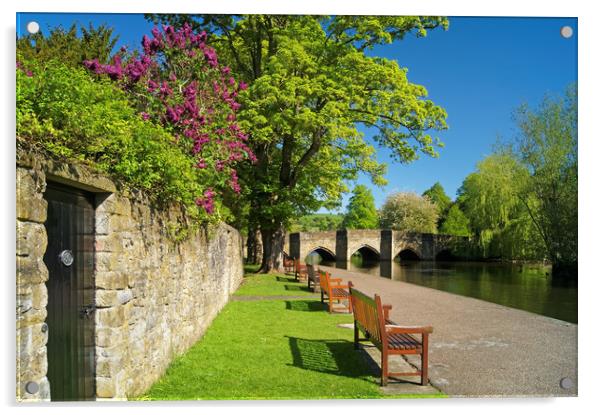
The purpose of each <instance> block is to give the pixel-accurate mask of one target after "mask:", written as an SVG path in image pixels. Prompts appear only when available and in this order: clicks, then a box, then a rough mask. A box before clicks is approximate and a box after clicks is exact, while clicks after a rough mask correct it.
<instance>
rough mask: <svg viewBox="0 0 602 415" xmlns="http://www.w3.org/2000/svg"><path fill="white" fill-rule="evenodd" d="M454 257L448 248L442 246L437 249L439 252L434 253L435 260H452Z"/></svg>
mask: <svg viewBox="0 0 602 415" xmlns="http://www.w3.org/2000/svg"><path fill="white" fill-rule="evenodd" d="M455 259H456V256H455V255H454V254H453V252H452V250H451V249H449V248H443V249H441V250H439V252H437V254H436V255H435V261H453V260H455Z"/></svg>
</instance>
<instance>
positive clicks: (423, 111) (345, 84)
mask: <svg viewBox="0 0 602 415" xmlns="http://www.w3.org/2000/svg"><path fill="white" fill-rule="evenodd" d="M148 17H149V18H150V19H152V20H154V21H155V22H167V23H170V24H173V25H176V26H177V25H183V24H184V23H185V22H188V23H190V24H191V25H192V26H193V27H195V28H200V29H203V30H206V31H207V33H208V34H209V36H210V37H211V41H212V44H213V45H216V47H217V49H218V52H219V54H218V55H219V56H220V60H221V63H222V64H224V63H225V64H227V65H229V66H230V68H231V69H232V72H233V73H234V74H235V77H236V78H237V79H242V80H244V81H246V82H247V83H248V84H249V88H248V89H247V90H246V91H244V93H241V96H240V99H241V101H240V102H241V103H242V108H241V110H240V112H239V115H238V117H239V121H240V124H241V126H244V127H245V128H246V131H247V133H248V134H249V143H251V145H252V149H253V151H254V153H255V155H256V156H257V159H258V160H257V163H256V164H255V165H254V166H252V167H251V168H248V169H247V171H246V172H245V174H243V175H241V179H242V181H243V182H244V183H245V184H246V185H247V186H248V188H249V197H248V203H249V205H250V208H249V212H250V217H249V222H248V223H249V232H248V234H249V235H254V234H255V232H256V230H257V229H259V230H260V232H261V238H262V243H263V258H262V267H261V270H262V271H263V272H269V271H271V270H272V269H274V268H278V267H279V266H280V263H281V258H282V247H283V245H284V235H285V229H286V226H287V225H288V223H289V221H290V220H291V218H293V217H295V216H297V215H299V214H301V213H303V212H307V211H312V210H316V209H319V208H320V207H323V206H325V207H332V206H336V205H337V204H338V203H340V198H341V194H342V193H343V192H346V191H348V189H347V186H346V182H348V181H349V180H355V179H356V178H357V175H358V173H359V172H364V173H367V174H368V175H370V176H371V178H372V180H373V182H374V183H376V184H384V183H385V180H384V178H383V174H384V172H385V165H384V164H381V163H379V162H378V161H377V160H376V154H375V148H374V147H373V145H371V144H370V143H369V142H368V141H366V140H365V139H364V137H363V134H362V133H361V132H360V130H359V129H358V127H359V126H361V125H364V126H367V127H371V128H372V130H371V131H376V134H375V135H374V136H373V137H372V138H373V140H374V141H375V142H376V143H378V144H379V145H382V146H385V147H388V148H389V149H390V150H391V154H392V156H393V158H394V160H396V161H399V162H410V161H412V160H415V159H417V158H418V155H419V154H420V153H423V154H427V155H429V156H435V155H436V151H435V149H436V147H437V146H438V145H439V144H440V143H439V141H438V139H437V138H435V137H433V136H431V135H430V134H429V131H431V130H439V129H442V128H445V127H446V124H445V118H446V113H445V111H444V110H443V109H442V108H441V107H439V106H437V105H435V104H434V103H433V102H432V101H430V100H428V99H427V90H426V89H425V88H424V87H423V86H420V85H416V84H413V83H411V82H410V81H409V80H408V77H407V70H406V69H405V68H402V67H400V66H399V64H398V62H396V61H395V60H389V59H385V58H382V57H376V56H369V55H368V54H367V53H366V52H367V51H369V50H370V49H372V48H373V47H374V46H377V45H382V44H388V43H392V42H395V41H398V40H401V39H402V38H403V37H404V36H405V35H406V34H414V35H416V36H425V35H426V33H427V30H431V29H435V28H437V27H443V28H446V27H447V19H445V18H441V17H377V16H336V17H328V16H272V15H243V16H233V15H228V16H223V15H201V16H194V15H152V16H148ZM250 242H251V243H252V241H250Z"/></svg>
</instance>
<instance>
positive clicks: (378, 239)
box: [287, 229, 466, 268]
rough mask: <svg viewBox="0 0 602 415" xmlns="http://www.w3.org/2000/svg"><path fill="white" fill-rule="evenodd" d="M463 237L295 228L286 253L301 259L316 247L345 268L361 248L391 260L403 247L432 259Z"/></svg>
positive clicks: (368, 230)
mask: <svg viewBox="0 0 602 415" xmlns="http://www.w3.org/2000/svg"><path fill="white" fill-rule="evenodd" d="M465 239H466V238H462V237H456V236H451V235H436V234H430V233H411V232H400V231H392V230H390V229H343V230H337V231H324V232H296V233H291V234H289V243H288V249H289V251H287V253H288V254H289V255H291V256H292V257H295V258H300V259H302V260H304V259H305V258H306V257H307V256H308V255H309V254H310V253H311V252H313V251H318V252H319V253H321V254H327V255H328V256H331V257H332V258H333V259H335V260H336V262H337V266H338V267H342V268H346V266H347V261H349V260H350V259H351V256H352V255H353V254H354V253H355V252H357V251H358V250H360V249H362V248H366V249H369V250H371V251H372V252H373V253H374V254H375V255H377V256H378V258H379V259H380V260H381V261H392V260H393V259H394V258H395V257H396V256H397V255H399V254H400V252H402V251H404V250H410V251H412V252H413V253H414V254H416V256H417V257H418V258H420V259H424V260H433V259H435V258H436V257H437V255H438V254H439V253H440V252H442V251H444V250H451V249H452V248H453V247H454V244H456V242H457V241H459V240H465Z"/></svg>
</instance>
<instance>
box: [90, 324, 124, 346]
mask: <svg viewBox="0 0 602 415" xmlns="http://www.w3.org/2000/svg"><path fill="white" fill-rule="evenodd" d="M95 339H96V341H95V344H96V347H99V348H112V347H115V346H119V345H122V344H123V342H124V330H123V328H121V327H119V328H112V327H97V328H96V336H95Z"/></svg>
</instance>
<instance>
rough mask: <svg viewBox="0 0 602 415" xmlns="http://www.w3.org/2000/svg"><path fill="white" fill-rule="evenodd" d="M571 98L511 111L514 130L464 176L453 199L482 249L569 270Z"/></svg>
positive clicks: (573, 159)
mask: <svg viewBox="0 0 602 415" xmlns="http://www.w3.org/2000/svg"><path fill="white" fill-rule="evenodd" d="M576 98H577V96H576V90H575V87H574V86H571V87H569V89H568V91H567V93H566V96H565V97H564V98H563V99H553V98H550V97H546V98H545V99H544V100H543V102H542V103H541V105H540V106H539V107H538V108H537V109H534V110H533V109H531V108H529V107H528V106H526V105H523V106H521V107H520V108H519V109H518V110H517V112H516V113H515V117H516V121H517V124H518V127H519V131H520V132H519V135H518V137H517V138H516V140H515V141H513V142H507V143H505V144H502V145H500V146H498V148H497V149H496V151H495V152H494V154H493V155H491V156H489V157H487V158H485V159H484V160H483V161H481V162H480V163H479V164H478V166H477V171H476V172H474V173H471V174H470V175H468V177H467V178H466V179H465V180H464V183H463V185H462V188H461V189H460V195H459V197H458V200H459V202H460V204H461V206H462V208H463V210H464V212H466V214H467V216H468V218H469V219H470V223H471V225H472V227H473V231H474V232H475V234H476V235H477V236H478V238H479V241H480V242H481V246H482V248H483V253H484V254H485V255H488V256H501V257H506V258H511V259H515V258H547V259H549V260H550V261H551V262H552V267H553V268H552V273H553V275H555V276H564V275H568V276H571V277H576V276H577V199H578V198H577V99H576Z"/></svg>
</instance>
